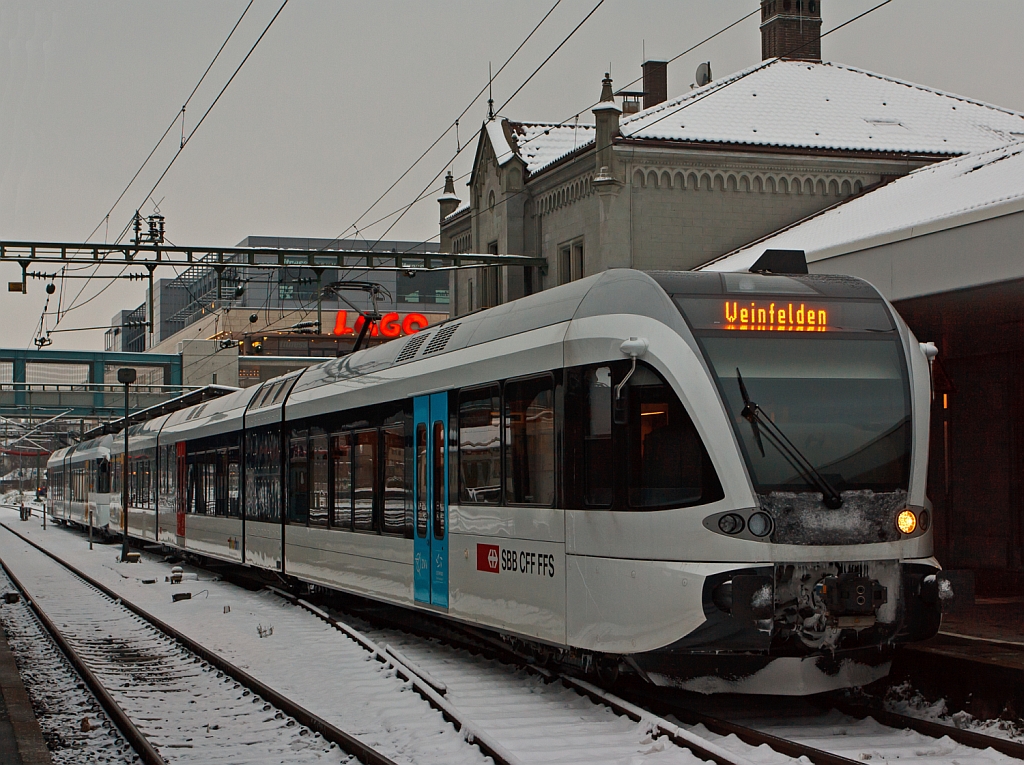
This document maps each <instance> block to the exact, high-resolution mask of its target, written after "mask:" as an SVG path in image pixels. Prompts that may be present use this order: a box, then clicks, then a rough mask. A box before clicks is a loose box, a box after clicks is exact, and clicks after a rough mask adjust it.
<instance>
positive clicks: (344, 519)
mask: <svg viewBox="0 0 1024 765" xmlns="http://www.w3.org/2000/svg"><path fill="white" fill-rule="evenodd" d="M331 468H332V470H333V472H334V492H333V500H332V503H331V513H332V515H331V527H332V528H335V529H345V530H349V531H351V529H352V434H351V433H336V434H335V435H333V436H332V437H331Z"/></svg>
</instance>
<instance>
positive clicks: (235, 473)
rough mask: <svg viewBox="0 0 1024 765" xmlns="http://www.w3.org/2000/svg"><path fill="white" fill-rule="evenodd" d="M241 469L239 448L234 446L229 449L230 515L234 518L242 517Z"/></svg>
mask: <svg viewBox="0 0 1024 765" xmlns="http://www.w3.org/2000/svg"><path fill="white" fill-rule="evenodd" d="M240 470H241V460H240V457H239V452H238V448H237V447H234V446H233V447H231V448H230V449H228V515H229V516H231V517H232V518H240V517H241V515H242V508H241V506H240V502H241V482H240Z"/></svg>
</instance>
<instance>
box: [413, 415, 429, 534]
mask: <svg viewBox="0 0 1024 765" xmlns="http://www.w3.org/2000/svg"><path fill="white" fill-rule="evenodd" d="M415 451H416V536H418V537H419V538H420V539H425V538H426V536H427V424H426V423H425V422H421V423H420V424H419V425H417V426H416V445H415Z"/></svg>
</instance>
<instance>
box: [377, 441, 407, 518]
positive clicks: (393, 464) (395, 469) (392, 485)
mask: <svg viewBox="0 0 1024 765" xmlns="http://www.w3.org/2000/svg"><path fill="white" fill-rule="evenodd" d="M381 437H382V438H383V441H384V444H383V446H384V455H383V456H384V533H385V534H403V533H404V532H405V426H404V425H389V426H388V427H386V428H381Z"/></svg>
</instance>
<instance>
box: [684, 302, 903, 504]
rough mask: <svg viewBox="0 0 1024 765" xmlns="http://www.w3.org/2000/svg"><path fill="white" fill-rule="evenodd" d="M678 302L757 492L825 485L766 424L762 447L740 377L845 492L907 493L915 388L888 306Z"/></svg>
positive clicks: (795, 442) (812, 461)
mask: <svg viewBox="0 0 1024 765" xmlns="http://www.w3.org/2000/svg"><path fill="white" fill-rule="evenodd" d="M801 297H803V296H801ZM676 302H677V303H678V304H679V306H680V308H681V309H682V311H683V313H684V315H685V316H686V317H687V319H688V320H689V322H690V325H691V327H692V328H693V330H694V334H695V336H696V337H697V340H698V342H699V343H700V345H701V348H702V350H703V351H704V355H705V358H706V359H707V362H708V365H709V366H710V367H711V368H712V371H713V373H714V376H715V382H716V384H717V385H718V388H719V390H720V391H721V394H722V398H723V399H724V400H725V404H726V407H727V409H728V411H729V415H730V419H731V421H732V424H733V428H734V429H735V431H736V436H737V438H738V440H739V442H740V444H741V447H742V449H743V453H744V457H745V459H746V462H747V465H748V467H749V469H750V476H751V479H752V480H753V482H754V486H755V490H756V491H758V492H759V493H768V492H772V491H792V492H803V491H814V488H813V487H812V486H810V485H809V484H808V481H807V479H806V477H804V476H802V475H801V473H800V471H798V470H797V469H796V467H795V466H794V465H793V464H792V462H791V460H788V459H787V458H786V457H785V455H784V454H783V453H782V450H781V449H779V448H778V447H776V446H775V445H774V444H773V443H772V441H771V439H769V438H768V437H766V435H765V433H764V429H763V428H759V429H758V431H759V433H760V435H761V439H760V444H759V443H758V438H757V433H755V427H754V425H753V424H752V423H751V422H750V421H749V419H747V418H745V417H743V414H742V413H743V410H744V406H745V402H744V398H743V393H742V389H741V386H740V380H741V378H742V382H743V383H744V385H745V387H746V391H747V400H748V401H749V402H752V403H754V404H757V406H758V407H759V408H760V410H761V412H762V416H764V417H766V418H768V419H770V420H771V422H772V423H774V425H775V426H776V427H777V428H778V430H779V431H781V432H782V433H783V434H784V435H785V437H786V438H788V439H789V440H790V441H791V442H792V444H793V445H794V446H796V448H797V449H798V450H799V452H800V454H802V455H803V457H804V458H806V459H807V461H808V462H810V464H811V465H813V466H814V467H815V468H816V469H817V470H818V472H819V473H821V474H822V475H823V476H824V477H825V478H826V479H827V480H828V481H829V483H830V484H832V486H833V487H835V488H836V490H838V491H846V490H858V489H870V490H873V491H876V492H882V491H895V490H897V489H906V488H907V484H908V482H909V470H910V448H911V426H910V422H911V420H910V389H909V383H908V376H907V370H906V363H905V359H904V355H903V348H902V343H901V341H900V337H899V333H898V331H897V330H896V328H895V327H894V326H893V323H892V320H891V318H890V317H889V314H888V311H887V309H886V307H885V305H884V304H883V303H882V302H881V301H855V302H840V301H829V300H813V299H812V300H807V299H806V298H804V299H799V298H798V299H790V298H789V297H786V296H778V295H774V296H772V295H769V296H765V297H754V299H750V297H746V299H745V300H740V299H736V300H732V299H725V298H714V299H711V298H694V297H682V296H680V297H677V298H676ZM762 448H763V454H762Z"/></svg>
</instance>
